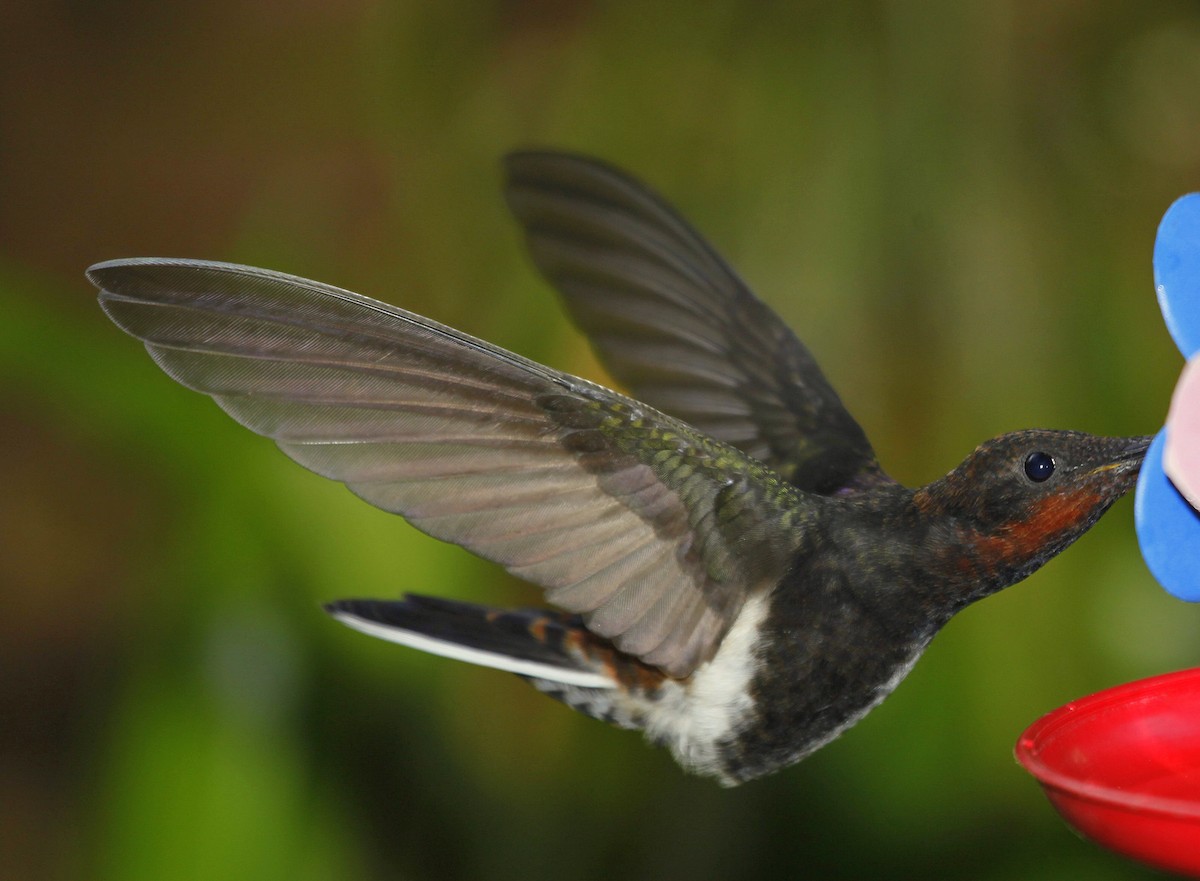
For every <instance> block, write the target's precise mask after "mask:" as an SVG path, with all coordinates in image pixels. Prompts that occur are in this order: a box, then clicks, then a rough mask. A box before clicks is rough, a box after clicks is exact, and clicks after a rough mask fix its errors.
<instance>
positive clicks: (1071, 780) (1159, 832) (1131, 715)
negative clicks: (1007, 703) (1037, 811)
mask: <svg viewBox="0 0 1200 881" xmlns="http://www.w3.org/2000/svg"><path fill="white" fill-rule="evenodd" d="M1016 755H1017V761H1019V762H1020V763H1021V764H1022V765H1024V766H1025V769H1026V770H1027V771H1029V773H1030V774H1032V775H1033V776H1034V777H1036V778H1037V779H1038V781H1039V782H1041V784H1042V787H1043V788H1044V789H1045V790H1046V795H1047V797H1048V798H1049V799H1050V803H1051V804H1053V805H1054V807H1055V808H1056V809H1057V810H1058V812H1059V813H1060V814H1062V816H1063V818H1064V819H1066V821H1067V822H1068V823H1070V824H1071V825H1072V826H1073V827H1075V829H1077V830H1078V831H1079V832H1081V833H1082V834H1083V835H1085V836H1087V837H1088V838H1090V839H1092V840H1093V841H1096V842H1098V843H1100V844H1102V845H1104V846H1105V847H1108V848H1111V849H1112V850H1115V851H1117V852H1118V853H1121V854H1124V855H1125V856H1128V857H1132V858H1133V859H1135V860H1140V861H1142V862H1144V863H1147V864H1148V865H1151V866H1155V867H1157V868H1160V869H1166V870H1167V871H1171V872H1179V873H1182V874H1185V875H1191V876H1193V877H1196V878H1200V669H1196V670H1183V671H1181V672H1179V673H1167V674H1165V675H1163V676H1154V677H1151V678H1150V679H1142V680H1139V681H1138V682H1130V683H1129V684H1127V685H1119V686H1117V687H1116V688H1110V689H1107V690H1106V691H1101V692H1098V693H1096V694H1093V695H1089V696H1088V697H1084V698H1080V699H1079V700H1076V701H1072V702H1071V703H1069V704H1067V705H1065V706H1062V707H1059V708H1058V709H1057V710H1054V711H1053V712H1051V713H1049V714H1047V715H1045V716H1043V717H1042V718H1041V719H1038V720H1037V721H1036V722H1034V723H1033V724H1032V725H1030V726H1029V728H1028V729H1027V730H1026V731H1025V733H1024V734H1023V735H1021V739H1020V740H1019V741H1017V748H1016Z"/></svg>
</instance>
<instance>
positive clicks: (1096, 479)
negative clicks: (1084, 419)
mask: <svg viewBox="0 0 1200 881" xmlns="http://www.w3.org/2000/svg"><path fill="white" fill-rule="evenodd" d="M1150 440H1151V438H1149V437H1097V436H1095V435H1090V434H1084V433H1083V432H1077V431H1044V430H1033V431H1017V432H1013V433H1011V434H1005V435H1002V436H1000V437H997V438H993V439H992V440H989V441H987V442H985V443H983V444H981V445H980V446H979V447H978V448H977V449H976V450H975V451H974V452H973V453H971V455H969V456H967V458H966V459H965V460H964V461H963V463H962V464H961V465H959V466H958V467H957V468H955V469H954V470H953V471H951V472H950V473H949V474H947V475H946V476H945V477H943V478H942V479H941V480H937V481H934V482H933V483H931V484H929V485H928V486H926V487H924V488H922V489H920V490H918V491H917V493H916V494H915V497H914V501H915V503H916V505H917V508H918V510H919V511H920V512H921V514H922V515H923V516H925V517H927V518H929V519H930V522H936V523H939V524H941V526H940V527H939V528H938V530H937V532H936V535H938V536H940V537H942V538H943V539H944V540H945V541H946V543H947V545H948V546H947V548H946V553H945V555H944V558H943V559H944V563H945V564H946V565H947V566H948V567H950V568H951V569H952V570H954V571H957V572H958V573H959V574H961V575H962V576H964V579H965V580H966V581H968V582H971V583H974V584H977V585H978V586H979V588H980V589H981V594H980V595H983V594H984V593H990V592H992V591H994V590H998V589H999V588H1001V587H1005V586H1007V585H1009V584H1013V583H1014V582H1016V581H1019V580H1020V579H1022V578H1024V577H1025V576H1027V575H1029V574H1030V573H1031V572H1033V571H1034V570H1035V569H1037V568H1038V567H1039V566H1041V565H1042V564H1043V563H1045V562H1046V561H1047V560H1049V559H1050V558H1051V557H1053V556H1054V555H1055V554H1057V553H1059V552H1060V551H1062V550H1063V549H1064V548H1066V547H1067V546H1068V545H1070V544H1071V543H1072V542H1073V541H1075V539H1077V538H1079V536H1081V535H1083V533H1084V532H1086V531H1087V530H1088V528H1089V527H1091V526H1092V524H1094V523H1095V522H1096V521H1097V520H1098V519H1099V518H1100V515H1101V514H1103V513H1104V512H1105V511H1107V510H1108V508H1109V506H1111V505H1112V503H1113V502H1115V501H1116V500H1117V499H1119V498H1120V497H1121V496H1123V495H1124V494H1125V493H1127V492H1128V491H1129V490H1130V489H1132V488H1133V485H1134V482H1135V481H1136V479H1137V474H1138V470H1139V469H1140V468H1141V464H1142V459H1143V458H1144V457H1145V455H1146V448H1147V447H1148V446H1149V444H1150ZM973 598H974V597H973Z"/></svg>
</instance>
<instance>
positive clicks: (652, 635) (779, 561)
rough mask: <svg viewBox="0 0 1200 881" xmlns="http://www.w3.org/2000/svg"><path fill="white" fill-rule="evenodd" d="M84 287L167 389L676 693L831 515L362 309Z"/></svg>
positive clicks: (138, 278)
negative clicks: (673, 686)
mask: <svg viewBox="0 0 1200 881" xmlns="http://www.w3.org/2000/svg"><path fill="white" fill-rule="evenodd" d="M88 277H89V278H90V279H91V281H92V282H93V283H94V284H95V285H96V286H97V287H98V288H100V302H101V305H102V306H103V308H104V310H105V312H107V313H108V315H109V317H111V318H112V319H113V321H115V322H116V323H117V324H118V325H119V326H120V327H121V328H123V329H124V330H126V331H128V332H129V333H131V334H133V335H134V336H136V337H138V338H140V339H141V340H143V341H144V342H145V344H146V348H147V349H148V350H149V352H150V354H151V356H152V357H153V358H154V360H155V361H156V362H157V363H158V364H159V366H161V367H162V368H163V369H164V370H165V371H166V372H167V373H168V374H169V375H171V376H172V377H173V378H175V379H176V380H178V381H179V382H181V383H183V384H184V385H186V386H188V387H189V388H193V389H196V390H197V391H201V392H204V393H206V394H209V395H212V396H213V398H215V399H216V401H217V403H219V404H220V405H221V407H223V408H224V409H225V410H226V411H227V412H228V413H229V414H230V415H232V416H233V417H234V418H235V419H236V420H238V421H239V422H241V423H242V424H243V425H245V426H247V427H248V428H250V429H252V430H253V431H256V432H258V433H259V434H262V435H266V436H268V437H271V438H273V439H274V440H275V441H276V442H277V443H278V445H279V446H280V448H281V449H282V450H283V451H284V452H285V453H287V454H288V455H289V456H291V457H292V458H293V459H295V460H296V461H297V462H299V463H300V464H302V465H305V466H306V467H308V468H310V469H312V470H313V471H316V472H317V473H319V474H323V475H325V476H327V477H331V478H333V479H335V480H340V481H343V482H344V483H345V484H346V485H347V486H348V487H350V489H351V490H352V491H354V492H355V493H356V494H358V495H359V496H361V497H362V498H364V499H366V500H367V501H368V502H370V503H372V504H374V505H377V506H379V507H381V508H384V509H385V510H388V511H393V512H396V513H398V514H402V515H403V516H404V517H406V518H407V519H408V520H409V521H410V522H411V523H413V524H414V525H415V526H416V527H417V528H419V529H421V530H422V531H424V532H427V533H429V534H430V535H433V536H436V537H437V538H441V539H444V540H446V541H451V542H454V543H456V544H460V545H462V546H464V547H466V548H469V549H470V550H472V551H474V552H475V553H477V554H479V555H480V556H482V557H485V558H487V559H490V560H495V561H496V562H498V563H501V564H503V565H504V566H505V567H506V568H507V569H508V570H509V571H510V572H513V573H515V574H517V575H519V576H521V577H522V578H526V579H528V580H530V581H532V582H534V583H536V584H539V585H541V586H542V587H544V588H546V589H547V597H548V599H549V600H550V601H551V602H553V603H555V604H557V605H559V606H560V607H563V608H565V609H568V610H570V611H574V612H580V613H583V614H584V616H585V620H586V621H587V623H588V626H589V628H590V629H591V630H592V631H594V632H595V633H598V634H600V635H601V636H605V637H608V638H611V639H612V640H613V642H614V643H615V644H616V646H617V647H618V648H620V649H621V650H622V651H625V652H628V653H629V654H632V655H634V656H636V657H639V658H641V659H642V660H643V661H645V662H647V663H650V664H654V665H657V666H659V667H661V668H662V669H663V670H665V671H666V672H668V673H670V674H671V675H674V676H679V677H682V676H686V675H688V674H689V673H691V671H692V670H694V669H695V667H696V666H697V665H698V664H699V663H701V662H702V661H704V660H705V659H707V658H709V657H711V655H712V653H713V652H714V651H715V649H716V646H717V645H718V644H719V642H720V640H721V638H722V636H723V635H724V634H725V632H726V630H727V629H728V627H729V624H730V622H731V620H732V618H733V617H734V616H735V615H736V614H737V612H738V610H739V609H740V608H741V605H742V602H743V600H744V599H745V597H746V596H747V594H748V593H749V592H751V591H753V590H755V589H756V588H760V587H762V586H764V585H766V584H771V583H774V582H775V581H777V580H778V579H779V578H780V577H781V576H782V575H783V573H784V570H785V567H786V566H787V563H788V559H789V557H790V555H791V554H792V553H793V552H794V551H795V549H796V547H797V543H798V541H800V538H799V536H802V535H803V532H804V529H803V525H804V520H805V518H806V517H808V516H810V513H811V512H810V509H811V503H812V502H813V501H815V500H813V499H809V500H808V502H809V503H808V504H807V505H806V504H805V498H804V497H803V495H802V494H800V493H797V492H796V490H795V489H794V488H793V487H791V486H790V485H789V484H787V483H786V482H785V481H783V480H782V479H781V478H779V477H777V476H776V475H774V474H773V473H772V472H770V471H769V470H767V469H765V468H764V467H762V466H761V465H760V464H759V463H758V462H756V461H754V460H752V459H750V458H748V457H747V456H745V455H744V454H743V453H741V452H740V451H738V450H736V449H735V448H733V447H730V446H727V445H725V444H723V443H720V442H719V441H714V440H712V439H711V438H706V437H704V436H703V435H701V434H699V433H698V432H696V431H695V430H694V429H693V428H691V427H689V426H687V425H685V424H683V423H681V422H679V421H677V420H675V419H673V418H671V417H668V416H665V415H663V414H661V413H659V412H657V411H655V410H652V409H651V408H649V407H647V406H645V405H643V404H640V403H638V402H636V401H633V400H631V399H628V398H625V397H623V396H621V395H618V394H616V393H614V392H610V391H608V390H607V389H604V388H601V387H599V386H597V385H594V384H592V383H589V382H586V381H584V380H581V379H578V378H576V377H573V376H569V375H567V374H564V373H560V372H558V371H555V370H551V369H549V368H547V367H543V366H541V365H539V364H536V363H534V362H532V361H529V360H527V359H525V358H522V357H520V356H518V355H514V354H512V353H510V352H506V351H504V350H502V349H499V348H497V347H495V346H492V345H489V344H488V343H486V342H483V341H482V340H478V339H474V338H472V337H470V336H467V335H466V334H463V333H460V332H458V331H456V330H453V329H452V328H449V327H445V326H443V325H440V324H437V323H436V322H433V321H430V320H429V319H427V318H422V317H421V316H419V315H414V314H412V313H410V312H406V311H404V310H401V309H398V308H396V307H393V306H389V305H387V304H384V303H381V302H377V301H375V300H371V299H368V298H366V297H361V296H358V295H357V294H352V293H349V292H348V291H343V290H339V289H337V288H334V287H330V286H327V285H323V284H319V283H316V282H312V281H306V280H304V279H300V278H295V277H292V276H288V275H283V274H280V273H276V272H270V271H267V270H262V269H253V268H249V267H243V266H234V265H230V264H223V263H207V262H200V261H189V260H159V259H141V260H120V261H113V262H109V263H102V264H98V265H96V266H93V267H92V268H91V269H90V270H89V271H88Z"/></svg>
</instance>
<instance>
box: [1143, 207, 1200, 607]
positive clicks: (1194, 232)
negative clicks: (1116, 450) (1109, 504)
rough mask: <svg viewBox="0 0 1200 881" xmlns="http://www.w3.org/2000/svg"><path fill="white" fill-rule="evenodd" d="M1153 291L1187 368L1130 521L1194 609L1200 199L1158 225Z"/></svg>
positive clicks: (1199, 526)
mask: <svg viewBox="0 0 1200 881" xmlns="http://www.w3.org/2000/svg"><path fill="white" fill-rule="evenodd" d="M1154 286H1155V290H1156V291H1157V292H1158V303H1159V306H1160V307H1161V308H1162V312H1163V317H1164V318H1165V319H1166V321H1167V330H1169V331H1170V332H1171V336H1172V337H1173V338H1174V339H1175V344H1176V345H1178V346H1179V349H1180V351H1181V352H1183V356H1184V358H1187V359H1188V365H1187V367H1185V368H1184V372H1183V377H1182V378H1181V380H1180V382H1179V385H1178V387H1177V388H1176V390H1175V395H1174V396H1173V398H1172V401H1171V411H1170V413H1169V414H1168V416H1167V422H1166V427H1165V428H1163V430H1162V431H1160V432H1159V433H1158V436H1157V437H1155V438H1154V443H1152V444H1151V445H1150V450H1149V452H1148V453H1147V454H1146V462H1145V464H1144V465H1143V466H1142V473H1141V475H1140V476H1139V477H1138V484H1137V493H1136V496H1135V500H1134V515H1133V516H1134V522H1135V524H1136V526H1137V535H1138V542H1139V543H1140V544H1141V547H1142V556H1143V557H1145V558H1146V564H1147V565H1148V566H1149V567H1150V571H1151V572H1152V573H1153V574H1154V577H1155V578H1157V579H1158V580H1159V582H1160V583H1161V584H1162V585H1163V587H1165V588H1166V589H1167V591H1168V592H1169V593H1172V594H1174V595H1175V596H1177V597H1179V598H1180V599H1183V600H1188V601H1190V602H1200V511H1197V509H1196V508H1195V507H1193V504H1197V503H1200V432H1197V425H1198V424H1200V355H1198V354H1197V353H1200V193H1192V194H1190V195H1187V196H1184V197H1183V198H1181V199H1178V200H1177V201H1176V202H1175V204H1173V205H1172V206H1171V207H1170V208H1168V209H1167V213H1166V214H1165V215H1164V216H1163V219H1162V223H1160V224H1159V227H1158V238H1157V239H1156V240H1155V242H1154ZM1164 463H1165V466H1164ZM1188 499H1191V502H1189V501H1188Z"/></svg>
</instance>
